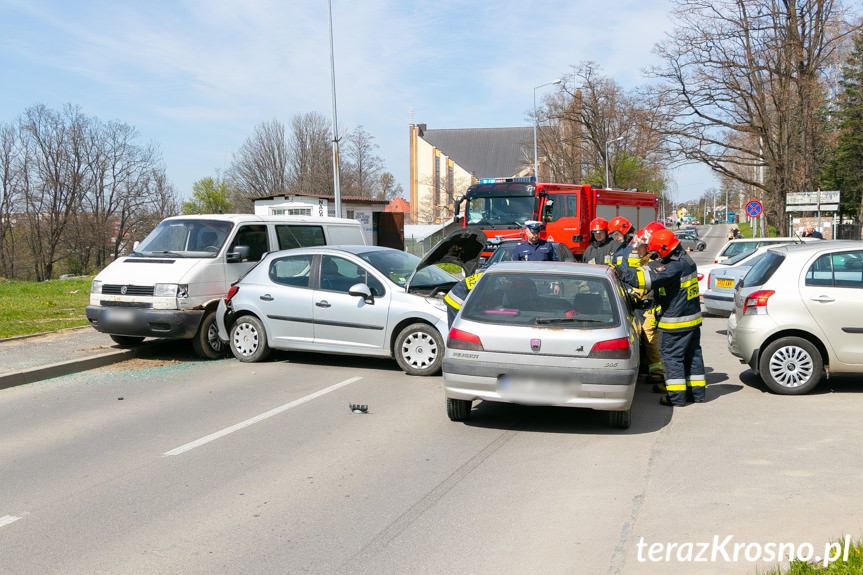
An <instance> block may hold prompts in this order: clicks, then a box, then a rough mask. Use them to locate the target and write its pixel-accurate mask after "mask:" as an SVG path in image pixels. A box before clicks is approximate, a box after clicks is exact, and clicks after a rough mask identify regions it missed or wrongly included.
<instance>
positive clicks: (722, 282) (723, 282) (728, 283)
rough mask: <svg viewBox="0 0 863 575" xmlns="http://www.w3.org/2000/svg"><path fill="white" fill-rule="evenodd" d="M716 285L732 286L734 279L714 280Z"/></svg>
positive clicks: (722, 286)
mask: <svg viewBox="0 0 863 575" xmlns="http://www.w3.org/2000/svg"><path fill="white" fill-rule="evenodd" d="M716 287H721V288H733V287H734V280H716Z"/></svg>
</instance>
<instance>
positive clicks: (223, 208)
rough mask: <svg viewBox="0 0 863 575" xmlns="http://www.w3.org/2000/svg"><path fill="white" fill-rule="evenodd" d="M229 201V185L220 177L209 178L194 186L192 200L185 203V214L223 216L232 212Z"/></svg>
mask: <svg viewBox="0 0 863 575" xmlns="http://www.w3.org/2000/svg"><path fill="white" fill-rule="evenodd" d="M233 209H234V206H233V204H232V203H231V201H230V200H228V184H227V183H225V182H223V181H222V180H221V179H219V178H218V177H216V178H211V177H210V176H207V177H206V178H202V179H200V180H198V181H197V182H195V183H194V184H193V185H192V199H191V200H190V201H188V202H183V210H182V211H183V214H185V215H190V214H222V213H227V212H232V211H233Z"/></svg>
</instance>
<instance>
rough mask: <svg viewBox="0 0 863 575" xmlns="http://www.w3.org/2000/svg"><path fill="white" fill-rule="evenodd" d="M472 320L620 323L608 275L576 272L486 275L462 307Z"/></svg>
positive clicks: (578, 326)
mask: <svg viewBox="0 0 863 575" xmlns="http://www.w3.org/2000/svg"><path fill="white" fill-rule="evenodd" d="M461 316H462V317H463V318H465V319H469V320H471V321H477V322H482V323H491V324H500V325H547V326H555V327H561V328H575V329H592V328H603V329H605V328H609V327H614V326H617V325H620V312H619V308H618V305H617V299H616V296H615V292H614V288H613V287H612V286H611V283H610V282H609V281H608V280H607V279H606V278H597V277H587V276H577V275H572V274H535V275H528V274H522V273H511V272H507V273H486V274H485V275H484V276H483V277H482V278H481V279H480V281H479V282H478V283H477V285H476V287H474V288H473V290H472V292H471V294H470V297H469V298H468V300H467V302H466V303H465V305H464V308H463V309H462V313H461Z"/></svg>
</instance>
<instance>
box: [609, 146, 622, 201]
mask: <svg viewBox="0 0 863 575" xmlns="http://www.w3.org/2000/svg"><path fill="white" fill-rule="evenodd" d="M622 139H623V136H620V137H618V138H615V139H613V140H608V141H607V142H605V189H606V190H609V189H611V188H609V187H608V186H609V183H608V145H609V144H611V143H612V142H619V141H621V140H622Z"/></svg>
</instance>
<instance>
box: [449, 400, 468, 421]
mask: <svg viewBox="0 0 863 575" xmlns="http://www.w3.org/2000/svg"><path fill="white" fill-rule="evenodd" d="M471 403H473V402H471V401H468V400H466V399H450V398H449V397H447V398H446V414H447V416H448V417H449V418H450V420H451V421H467V419H468V418H470V407H471Z"/></svg>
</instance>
